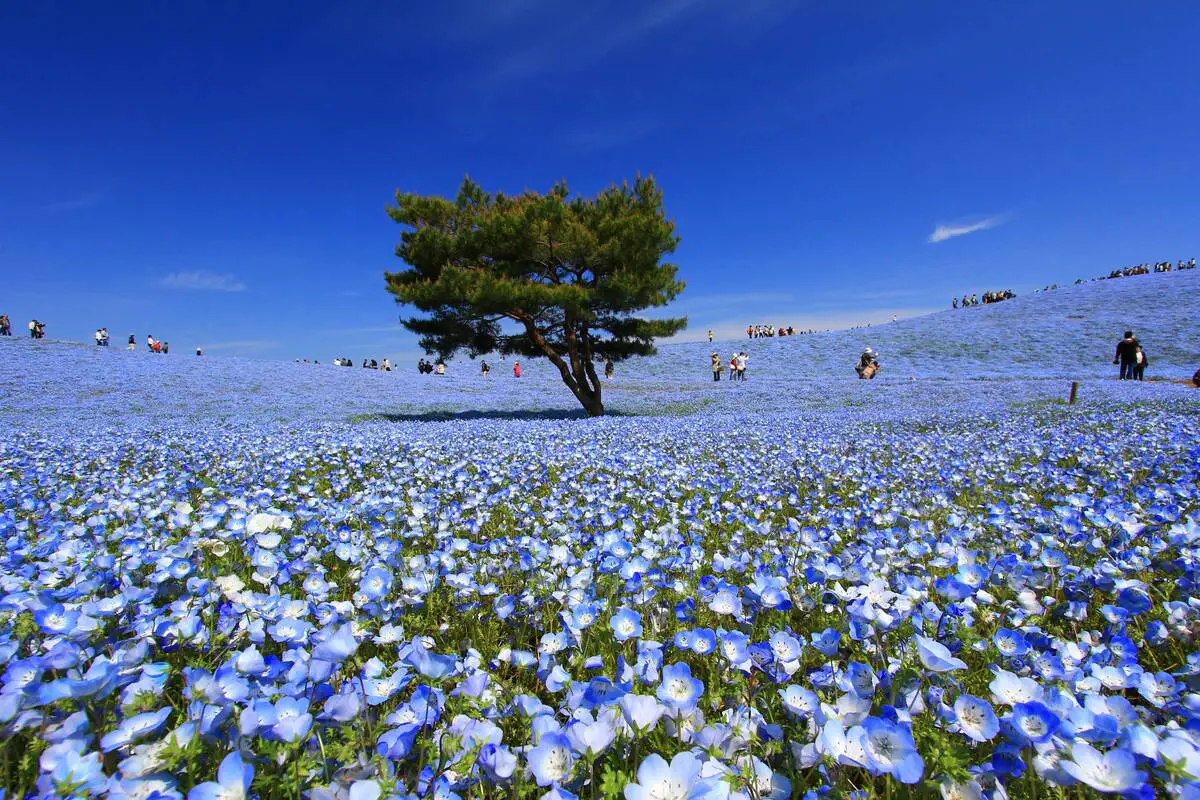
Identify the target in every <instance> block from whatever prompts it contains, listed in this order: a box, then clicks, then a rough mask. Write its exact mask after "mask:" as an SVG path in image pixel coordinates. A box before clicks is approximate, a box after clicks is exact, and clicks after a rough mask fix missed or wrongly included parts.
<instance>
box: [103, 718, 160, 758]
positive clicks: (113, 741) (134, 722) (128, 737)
mask: <svg viewBox="0 0 1200 800" xmlns="http://www.w3.org/2000/svg"><path fill="white" fill-rule="evenodd" d="M169 716H171V707H170V706H167V707H166V708H160V709H159V710H158V711H153V712H148V713H145V714H137V715H135V716H132V717H128V718H126V719H123V720H121V724H120V725H118V726H117V729H116V730H114V731H112V732H110V733H106V734H105V735H104V736H103V737H102V738H101V739H100V749H101V750H103V751H104V752H106V753H107V752H110V751H112V750H116V749H117V748H118V747H124V746H125V745H127V744H131V743H133V742H136V741H137V740H139V739H142V738H144V737H146V736H150V735H151V734H155V733H158V732H159V731H160V730H162V727H163V726H164V725H165V724H166V722H167V717H169Z"/></svg>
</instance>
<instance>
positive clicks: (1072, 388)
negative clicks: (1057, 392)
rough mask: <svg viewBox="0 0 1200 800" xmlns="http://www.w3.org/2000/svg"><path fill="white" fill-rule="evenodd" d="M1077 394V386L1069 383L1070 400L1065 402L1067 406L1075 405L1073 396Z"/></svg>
mask: <svg viewBox="0 0 1200 800" xmlns="http://www.w3.org/2000/svg"><path fill="white" fill-rule="evenodd" d="M1077 394H1079V384H1078V383H1076V382H1075V381H1071V399H1070V400H1068V401H1067V403H1068V404H1069V405H1075V396H1076V395H1077Z"/></svg>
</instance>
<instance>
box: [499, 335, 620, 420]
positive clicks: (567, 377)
mask: <svg viewBox="0 0 1200 800" xmlns="http://www.w3.org/2000/svg"><path fill="white" fill-rule="evenodd" d="M514 319H518V320H520V321H521V322H523V323H524V324H525V331H526V332H527V333H528V334H529V338H530V339H532V340H533V343H534V344H536V345H537V346H538V347H539V348H540V349H541V351H542V352H543V353H545V354H546V358H548V359H550V363H551V364H553V365H554V366H556V367H558V374H559V375H561V376H562V382H563V383H565V384H566V385H567V388H568V389H570V390H571V394H573V395H575V399H576V400H578V401H579V404H580V405H581V406H583V410H584V411H586V412H587V413H588V416H589V417H602V416H604V403H603V402H601V400H600V381H599V379H597V378H596V368H595V367H594V366H592V362H591V361H590V360H583V359H581V358H580V354H579V350H578V345H577V341H576V339H575V336H574V334H573V333H572V334H570V335H568V339H569V345H568V346H569V348H570V352H568V353H567V357H568V358H569V359H570V360H571V363H570V365H568V364H567V362H566V361H564V360H563V357H562V355H560V354H559V353H558V351H557V350H555V349H554V348H553V347H551V346H550V343H549V342H547V341H546V337H544V336H542V332H541V331H539V330H538V329H537V326H535V325H534V324H533V320H532V319H530V318H529V317H528V315H522V316H517V317H514ZM568 330H572V329H571V327H570V326H568ZM589 349H590V348H589ZM589 373H590V375H591V381H589V380H588V375H589Z"/></svg>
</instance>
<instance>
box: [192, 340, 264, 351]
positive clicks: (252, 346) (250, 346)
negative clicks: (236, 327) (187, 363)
mask: <svg viewBox="0 0 1200 800" xmlns="http://www.w3.org/2000/svg"><path fill="white" fill-rule="evenodd" d="M278 346H279V342H277V341H275V340H274V339H243V340H241V341H233V342H217V343H216V344H206V345H204V346H203V347H204V352H206V353H207V352H208V351H210V350H270V349H271V348H273V347H278Z"/></svg>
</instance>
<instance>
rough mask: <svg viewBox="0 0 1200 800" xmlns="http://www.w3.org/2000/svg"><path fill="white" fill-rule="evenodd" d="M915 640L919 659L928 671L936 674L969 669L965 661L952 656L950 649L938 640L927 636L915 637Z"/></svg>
mask: <svg viewBox="0 0 1200 800" xmlns="http://www.w3.org/2000/svg"><path fill="white" fill-rule="evenodd" d="M913 639H914V640H915V641H916V643H917V657H918V658H920V659H921V663H922V664H924V665H925V668H926V669H929V670H933V671H934V672H953V671H955V670H960V669H966V668H967V664H966V662H965V661H963V660H962V659H961V658H956V657H955V656H953V655H951V653H950V648H948V647H946V645H944V644H942V643H941V642H939V641H937V640H936V639H930V638H928V637H925V636H914V637H913Z"/></svg>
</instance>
